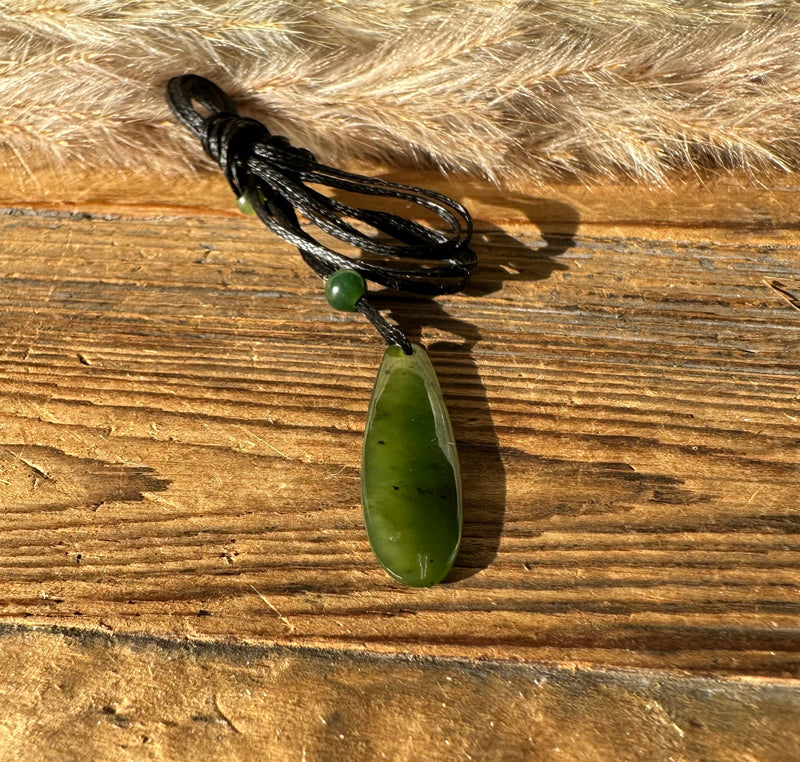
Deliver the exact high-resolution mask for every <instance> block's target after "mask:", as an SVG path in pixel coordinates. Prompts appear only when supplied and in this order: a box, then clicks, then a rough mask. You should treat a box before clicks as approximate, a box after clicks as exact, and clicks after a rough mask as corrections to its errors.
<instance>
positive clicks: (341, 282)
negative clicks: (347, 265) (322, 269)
mask: <svg viewBox="0 0 800 762" xmlns="http://www.w3.org/2000/svg"><path fill="white" fill-rule="evenodd" d="M366 293H367V283H366V281H365V280H364V278H363V276H362V275H361V273H357V272H356V271H355V270H337V271H336V272H334V273H331V274H330V275H329V276H328V277H327V278H326V279H325V298H326V299H327V300H328V304H330V305H331V307H333V309H335V310H342V311H343V312H354V311H355V309H356V302H358V300H359V299H360V298H361V297H362V296H364V294H366Z"/></svg>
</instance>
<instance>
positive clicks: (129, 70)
mask: <svg viewBox="0 0 800 762" xmlns="http://www.w3.org/2000/svg"><path fill="white" fill-rule="evenodd" d="M0 46H1V52H2V55H0V72H1V74H0V142H2V144H3V145H4V146H5V147H6V149H7V150H8V151H9V152H10V153H11V154H13V156H14V157H16V158H15V159H14V161H15V162H18V163H19V165H20V166H24V165H25V164H26V162H30V161H33V162H34V163H38V161H39V159H41V158H42V157H46V158H47V160H48V161H52V162H59V163H60V162H81V163H83V164H86V165H89V166H94V167H105V168H109V169H111V168H114V167H118V166H126V165H134V164H135V165H143V164H146V165H149V166H151V167H153V168H156V169H159V170H172V169H176V168H180V167H181V166H183V167H184V168H185V167H186V166H188V165H190V164H195V163H196V162H197V161H198V156H199V148H198V146H197V145H196V143H195V142H194V141H193V139H192V138H191V137H190V136H189V135H188V133H186V132H185V131H184V130H183V129H182V128H180V127H178V126H177V125H175V123H174V121H173V120H172V118H171V115H170V114H169V112H168V110H167V109H166V107H165V105H164V97H163V90H164V85H165V82H166V81H167V79H168V78H169V77H171V76H173V75H175V74H180V73H184V72H189V71H192V72H196V73H198V74H202V75H204V76H208V77H210V78H211V79H214V80H215V81H217V82H218V83H219V84H220V85H222V86H223V87H225V88H226V89H228V90H229V91H230V92H231V93H232V94H233V95H235V96H236V97H237V98H239V99H240V100H241V103H242V104H243V106H244V107H245V108H244V110H245V111H246V112H248V113H251V114H254V115H256V116H259V117H260V118H263V119H264V121H265V122H266V123H267V124H268V126H269V127H270V128H271V129H273V131H276V132H281V133H283V134H285V135H287V136H288V137H290V138H291V139H292V140H293V141H294V142H295V143H297V144H299V145H305V146H307V147H309V148H311V149H312V150H315V151H316V152H317V153H318V156H319V158H320V159H321V160H324V161H328V162H343V161H344V162H346V161H348V160H351V159H358V160H364V159H379V160H382V161H388V162H390V163H394V164H412V163H413V164H426V165H427V164H433V165H436V166H439V167H441V168H443V169H444V170H450V171H452V170H455V171H463V172H467V173H470V174H477V175H482V176H486V177H490V178H493V179H496V180H499V181H503V182H514V181H529V180H538V179H546V178H550V177H553V176H559V175H564V174H567V175H577V176H579V177H580V178H582V179H583V180H584V181H588V180H589V179H590V178H593V177H594V178H597V177H600V178H602V177H605V176H609V175H614V176H619V175H625V176H632V177H635V178H637V179H642V180H650V181H652V180H655V181H661V180H663V179H664V178H665V177H667V176H668V175H669V173H670V172H671V171H673V170H675V169H685V168H687V167H688V168H694V169H696V168H700V167H703V166H706V165H709V164H711V165H721V166H733V167H745V168H747V169H749V170H752V171H754V172H755V171H758V170H760V169H762V168H765V167H781V168H784V169H790V168H795V167H796V166H798V164H800V161H798V160H799V159H800V140H798V135H799V134H800V4H798V3H796V2H792V1H789V0H786V1H783V2H782V1H780V0H779V1H778V2H764V1H763V0H741V1H740V2H727V1H725V2H723V1H722V0H716V1H715V0H703V1H700V0H663V2H657V1H656V0H595V1H593V0H542V1H541V2H535V1H533V0H525V1H522V0H383V1H382V2H381V1H379V0H349V1H348V0H294V2H283V1H281V0H226V1H224V2H211V1H210V0H209V1H207V2H204V1H203V0H181V2H171V1H170V0H144V1H143V2H134V1H133V0H7V1H6V2H3V1H2V0H0Z"/></svg>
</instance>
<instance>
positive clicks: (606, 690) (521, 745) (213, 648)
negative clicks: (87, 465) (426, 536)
mask: <svg viewBox="0 0 800 762" xmlns="http://www.w3.org/2000/svg"><path fill="white" fill-rule="evenodd" d="M32 652H35V653H36V654H37V655H38V657H39V658H35V659H32V658H30V656H31V653H32ZM0 665H1V666H2V668H3V675H4V679H3V681H2V682H0V702H2V705H3V707H4V709H3V718H2V723H0V757H2V759H8V760H12V759H28V758H35V759H37V760H42V761H43V762H51V761H53V762H55V761H58V762H63V761H64V760H69V761H70V762H71V761H72V760H86V759H91V760H186V759H192V760H197V761H198V762H206V760H218V759H237V760H239V759H240V760H251V759H252V760H263V759H269V760H274V761H275V762H284V761H286V762H289V761H291V762H297V761H298V760H334V761H335V760H342V761H343V762H344V761H347V760H374V759H388V760H396V761H397V762H417V761H418V760H421V759H424V760H430V761H431V762H450V761H451V760H465V761H466V762H469V760H475V762H478V761H480V762H519V761H520V760H534V761H539V760H542V761H543V760H553V759H558V760H565V761H566V762H598V760H614V762H628V761H629V760H630V761H631V762H632V761H633V760H647V762H674V760H707V761H713V760H720V761H721V760H733V759H735V760H744V761H745V762H754V760H758V762H786V760H791V759H796V758H797V756H796V755H794V751H795V750H796V749H797V748H798V747H797V735H796V733H797V727H798V725H800V695H798V692H797V690H796V687H795V686H793V685H789V684H785V683H781V682H777V683H773V684H765V683H763V682H762V681H758V682H757V683H754V682H752V681H745V680H720V679H710V678H706V677H692V678H686V677H676V676H670V675H665V674H663V673H655V674H650V673H646V672H642V671H634V672H625V671H622V672H620V671H613V670H612V671H606V670H582V669H578V670H571V669H570V670H567V669H561V668H557V667H545V666H542V665H519V664H512V663H509V662H501V663H493V662H477V663H473V662H466V661H463V660H457V659H456V660H450V659H422V658H417V659H408V658H403V657H401V656H392V655H375V654H364V653H362V654H358V653H353V652H341V651H325V650H322V651H320V650H314V649H294V648H285V647H275V646H272V647H263V646H252V645H251V646H242V645H238V646H232V645H225V644H220V643H208V644H203V643H186V642H176V641H175V640H173V639H160V638H153V637H147V636H113V637H112V636H109V635H103V634H98V633H92V632H91V631H87V630H59V629H58V628H55V629H47V630H45V631H37V632H30V631H25V630H24V629H21V628H13V627H12V628H8V627H4V628H0ZM488 697H490V698H491V700H487V698H488Z"/></svg>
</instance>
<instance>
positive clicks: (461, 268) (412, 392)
mask: <svg viewBox="0 0 800 762" xmlns="http://www.w3.org/2000/svg"><path fill="white" fill-rule="evenodd" d="M167 103H168V104H169V107H170V108H171V109H172V112H173V113H174V114H175V116H176V117H177V119H178V120H179V121H180V122H181V123H183V124H184V125H185V126H186V127H188V128H189V129H190V130H191V131H192V132H193V133H194V134H195V135H196V136H197V137H198V138H199V139H200V142H201V143H202V145H203V148H204V149H205V151H206V153H207V154H208V155H209V156H210V157H211V158H212V159H214V160H215V161H216V162H217V163H218V164H219V165H220V167H221V168H222V170H223V172H224V173H225V176H226V178H227V179H228V182H229V183H230V185H231V187H232V188H233V191H234V193H235V194H236V196H237V203H238V204H239V208H240V210H241V211H243V212H245V213H250V214H252V213H255V214H257V215H258V217H259V219H261V221H262V222H263V223H264V224H265V225H266V226H267V227H268V228H269V229H270V230H272V231H273V232H274V233H276V234H277V235H279V236H280V237H281V238H283V239H284V240H286V241H287V242H289V243H291V244H293V245H295V246H296V247H297V248H298V250H299V251H300V254H301V256H302V257H303V259H304V260H305V261H306V263H307V264H308V265H309V266H310V267H311V269H312V270H314V272H316V273H317V274H318V275H319V276H321V277H322V278H323V279H324V280H325V296H326V298H327V300H328V303H329V304H330V305H331V306H332V307H334V308H335V309H339V310H347V311H356V310H357V311H358V312H360V313H362V314H363V315H364V316H365V317H366V318H367V319H368V320H369V321H370V322H371V323H372V324H373V325H374V326H375V328H376V329H377V330H378V332H379V333H380V334H381V336H383V338H384V340H385V341H386V343H387V344H388V345H389V347H388V348H387V350H386V352H385V354H384V358H383V360H382V362H381V367H380V369H379V371H378V377H377V379H376V382H375V388H374V390H373V393H372V398H371V400H370V406H369V412H368V414H367V425H366V431H365V437H364V449H363V457H362V469H361V489H362V506H363V510H364V518H365V523H366V526H367V533H368V535H369V539H370V543H371V544H372V548H373V550H374V552H375V555H376V556H377V558H378V560H379V561H380V563H381V564H382V565H383V566H384V568H385V569H386V570H387V571H388V572H389V573H390V574H391V575H392V576H393V577H395V578H396V579H399V580H400V581H402V582H404V583H406V584H409V585H413V586H419V587H422V586H428V585H433V584H435V583H437V582H439V581H441V580H442V579H443V578H444V576H445V575H446V574H447V572H448V571H449V570H450V568H451V566H452V564H453V561H454V560H455V556H456V554H457V552H458V547H459V544H460V541H461V524H462V519H461V477H460V473H459V466H458V455H457V453H456V448H455V442H454V439H453V433H452V428H451V426H450V419H449V416H448V414H447V409H446V408H445V405H444V400H443V398H442V394H441V390H440V388H439V382H438V380H437V378H436V374H435V372H434V370H433V366H432V365H431V362H430V360H429V358H428V356H427V354H426V352H425V350H424V349H423V348H422V347H421V346H419V345H417V344H412V343H411V342H410V341H409V340H408V337H407V336H406V335H405V334H404V333H403V332H402V331H401V330H400V329H399V328H398V327H397V326H395V325H392V324H391V323H389V322H388V321H387V320H386V319H385V318H384V317H383V315H381V313H380V312H379V311H378V309H377V308H376V307H374V306H373V305H372V304H371V303H370V302H369V300H368V298H367V293H368V291H367V285H366V281H372V282H373V283H377V284H379V285H382V286H386V287H388V288H392V289H397V290H401V291H409V292H412V293H417V294H432V295H435V294H447V293H453V292H455V291H459V290H460V289H462V288H463V287H464V286H465V285H466V283H467V281H468V280H469V277H470V275H471V274H472V273H473V272H474V271H475V268H476V266H477V257H476V256H475V254H474V252H473V251H472V250H471V249H470V248H469V241H470V237H471V235H472V218H471V217H470V215H469V212H468V211H467V210H466V209H465V208H464V207H463V206H462V205H461V204H459V203H458V202H456V201H454V200H453V199H450V198H448V197H447V196H444V195H442V194H440V193H436V192H434V191H430V190H425V189H424V188H415V187H413V186H410V185H403V184H400V183H392V182H387V181H385V180H380V179H378V178H370V177H364V176H362V175H356V174H352V173H350V172H344V171H342V170H339V169H334V168H333V167H328V166H325V165H324V164H320V163H319V162H317V160H316V159H315V158H314V156H313V154H312V153H311V152H310V151H307V150H306V149H304V148H295V147H294V146H292V145H291V144H290V143H289V142H288V140H286V138H284V137H282V136H280V135H272V134H271V133H270V132H269V130H267V128H266V127H265V126H264V125H263V124H261V123H260V122H258V121H256V120H255V119H250V118H248V117H243V116H239V114H238V113H237V109H236V106H235V104H234V103H233V101H232V100H231V99H230V98H229V97H228V96H227V95H226V94H225V93H224V92H223V91H222V90H220V88H219V87H217V86H216V85H215V84H214V83H213V82H210V81H209V80H207V79H204V78H203V77H199V76H197V75H194V74H186V75H184V76H181V77H175V78H174V79H171V80H170V81H169V83H168V85H167ZM195 106H197V107H199V109H201V110H202V112H203V113H201V111H199V110H198V109H197V108H196V107H195ZM204 114H205V115H204ZM308 183H311V184H314V185H317V186H319V185H323V186H327V187H329V188H333V189H336V190H343V191H349V192H354V193H359V194H362V195H367V196H383V197H389V198H395V199H399V200H401V201H407V202H411V203H412V204H416V205H417V206H419V207H423V208H425V209H428V210H430V211H431V212H433V213H434V214H436V215H437V216H438V217H439V218H440V220H441V221H442V222H443V223H444V225H445V227H446V231H441V230H436V229H434V228H431V227H427V226H426V225H422V224H420V223H418V222H415V221H414V220H410V219H407V218H405V217H400V216H398V215H396V214H391V213H389V212H382V211H376V210H370V209H362V208H359V207H354V206H350V205H349V204H346V203H343V202H341V201H338V200H336V199H334V198H330V197H328V196H325V195H324V194H322V193H320V192H319V191H317V190H315V189H314V188H311V187H309V185H308ZM298 212H299V213H301V214H302V215H303V216H304V217H306V218H307V219H308V220H309V221H310V222H312V223H313V224H314V225H315V226H316V227H317V228H319V229H320V230H322V231H323V232H324V233H327V234H328V235H330V236H333V237H334V238H336V239H338V240H340V241H342V242H343V243H346V244H349V245H351V246H354V247H357V248H358V249H360V250H361V251H362V252H363V253H364V254H366V255H367V256H371V257H372V259H359V258H352V257H348V256H346V255H345V254H342V253H340V252H337V251H335V250H333V249H331V248H328V247H327V246H324V245H323V244H321V243H320V242H319V241H317V240H316V239H315V238H314V237H313V236H311V235H310V234H309V233H308V232H307V231H306V230H304V229H303V228H302V227H301V225H300V222H299V220H298V216H297V213H298ZM348 218H349V219H350V220H356V221H359V222H361V223H365V224H366V225H367V226H369V227H371V228H373V229H374V230H376V231H378V232H379V233H383V234H384V235H385V236H388V237H389V238H390V239H391V241H392V243H384V242H383V241H381V240H377V239H376V238H374V237H371V236H370V235H367V234H365V233H362V232H361V231H359V230H358V229H357V228H356V227H354V226H353V224H351V223H350V222H348V221H347V220H348Z"/></svg>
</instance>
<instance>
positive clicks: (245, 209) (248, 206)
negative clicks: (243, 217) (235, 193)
mask: <svg viewBox="0 0 800 762" xmlns="http://www.w3.org/2000/svg"><path fill="white" fill-rule="evenodd" d="M251 193H257V194H258V198H259V199H260V201H261V203H262V204H263V203H264V194H263V193H262V192H261V189H260V188H258V189H256V190H255V191H253V190H252V189H251V190H248V191H245V192H244V193H242V195H241V196H239V198H237V199H236V206H238V207H239V211H240V212H241V213H242V214H255V213H256V210H255V209H253V202H252V200H251V199H250V194H251Z"/></svg>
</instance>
